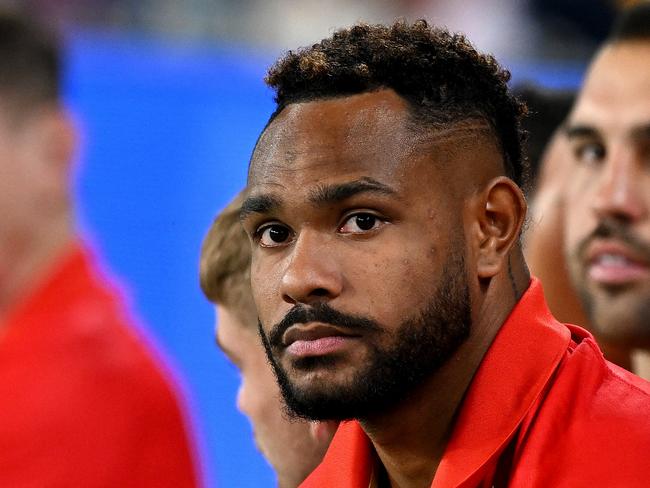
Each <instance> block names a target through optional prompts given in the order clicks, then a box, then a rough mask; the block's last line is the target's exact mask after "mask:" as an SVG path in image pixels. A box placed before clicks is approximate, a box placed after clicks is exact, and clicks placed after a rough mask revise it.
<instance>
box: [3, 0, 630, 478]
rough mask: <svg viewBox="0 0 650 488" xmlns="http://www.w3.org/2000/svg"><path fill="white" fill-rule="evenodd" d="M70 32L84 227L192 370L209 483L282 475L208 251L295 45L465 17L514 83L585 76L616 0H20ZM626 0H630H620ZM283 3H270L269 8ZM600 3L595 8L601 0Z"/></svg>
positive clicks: (167, 349)
mask: <svg viewBox="0 0 650 488" xmlns="http://www.w3.org/2000/svg"><path fill="white" fill-rule="evenodd" d="M3 3H7V4H12V5H13V6H14V7H15V6H16V4H18V3H19V4H20V7H21V8H24V9H26V10H27V12H28V13H29V14H30V15H34V16H38V17H39V18H41V19H45V20H46V21H48V22H50V23H52V24H54V26H55V27H57V28H59V29H61V30H62V31H63V33H64V38H65V41H66V52H67V56H66V59H67V61H66V63H67V68H66V79H65V98H66V100H67V102H68V104H69V106H70V108H71V111H72V112H73V114H74V116H75V119H76V121H77V125H78V127H79V129H80V133H81V147H80V151H79V155H78V172H77V184H76V197H77V201H78V214H79V220H80V222H81V227H82V229H83V233H84V235H85V236H86V237H87V239H89V240H90V242H91V243H92V244H93V245H94V246H95V247H96V248H97V249H98V250H100V251H101V253H102V254H103V257H104V262H105V263H106V265H107V267H108V268H110V269H111V270H112V272H113V274H114V275H115V276H117V277H118V280H119V282H120V283H121V285H122V288H123V289H124V291H125V293H126V294H127V295H128V296H129V299H130V302H131V304H132V308H133V309H134V311H135V312H136V314H137V315H138V316H139V317H140V318H141V319H142V323H143V328H145V329H146V330H148V331H149V332H150V334H151V335H152V336H153V338H154V339H155V340H156V341H157V343H158V344H159V346H160V348H161V349H162V351H163V352H164V353H165V354H166V356H167V357H168V358H169V360H170V362H171V363H172V365H173V366H174V368H175V370H176V372H177V375H178V377H179V380H180V381H181V383H182V384H183V386H184V388H185V390H186V393H187V396H188V403H189V405H190V407H191V413H192V416H193V420H194V424H195V425H194V427H195V430H196V433H197V435H198V437H199V442H200V444H201V451H202V456H203V467H204V476H205V479H206V482H207V486H208V487H213V486H219V487H236V488H248V487H250V488H252V487H255V488H259V487H266V486H274V483H275V481H274V476H273V474H272V471H271V470H270V468H269V467H268V466H267V465H266V463H265V462H264V460H263V459H262V458H261V456H260V455H259V454H258V453H257V451H256V450H255V447H254V444H253V440H252V438H251V432H250V428H249V425H248V422H247V420H246V419H245V418H244V417H243V416H242V415H240V414H239V413H238V412H237V411H236V408H235V395H236V390H237V386H238V375H237V372H236V371H235V369H234V368H233V367H232V366H230V365H229V364H228V363H227V361H226V359H225V358H224V357H223V356H222V355H221V354H220V353H219V352H218V351H217V348H216V346H215V343H214V332H213V330H214V315H213V310H212V307H211V306H210V305H209V304H208V303H207V302H206V301H205V299H204V298H203V296H202V295H201V292H200V289H199V286H198V279H197V267H198V253H199V246H200V243H201V240H202V238H203V235H204V233H205V232H206V230H207V228H208V226H209V225H210V223H211V221H212V219H213V217H214V215H215V214H216V213H217V212H218V211H219V210H220V209H221V208H223V207H224V206H225V204H226V203H227V202H228V201H229V200H230V199H231V198H232V197H233V196H234V195H235V194H236V193H237V192H238V191H239V190H240V189H241V188H242V187H243V186H244V184H245V175H246V166H247V163H248V158H249V155H250V152H251V149H252V147H253V144H254V142H255V139H256V137H257V135H258V133H259V131H260V130H261V128H262V127H263V126H264V124H265V122H266V119H267V117H268V116H269V114H270V113H271V112H272V109H273V103H272V94H271V92H270V91H269V90H268V89H267V88H266V87H265V86H264V83H263V81H262V78H263V76H264V73H265V70H266V68H267V67H268V65H269V64H270V63H272V62H273V60H274V59H275V58H276V57H277V56H278V55H279V54H280V53H282V52H283V51H285V50H286V49H288V48H295V47H297V46H299V45H304V44H306V43H309V42H312V41H316V40H318V39H320V38H322V37H324V36H327V35H328V34H329V33H330V32H331V30H332V28H333V27H337V26H343V25H347V24H350V23H352V22H354V21H355V20H358V19H365V20H369V21H387V20H391V19H393V18H394V17H396V16H398V15H400V16H406V17H411V18H413V17H421V16H426V17H428V18H430V19H432V20H433V21H435V22H437V23H441V24H446V25H449V26H450V28H451V29H452V30H463V31H467V32H468V34H469V36H470V39H472V40H474V41H475V43H476V44H477V46H478V47H479V48H480V49H482V50H487V51H491V52H494V53H495V54H496V55H497V57H498V58H499V59H500V60H501V61H503V63H504V64H505V65H506V66H508V67H509V68H510V69H511V71H512V72H513V76H514V80H513V84H517V83H520V82H523V81H531V80H532V81H536V82H538V83H539V84H541V85H544V86H549V87H554V88H566V87H575V86H577V85H578V84H579V82H580V79H581V76H582V72H583V68H584V66H585V64H586V62H587V60H588V58H589V56H590V55H591V54H592V52H593V49H594V46H595V45H596V44H597V43H598V42H599V41H600V40H601V39H602V36H603V35H604V33H605V32H606V30H607V27H608V26H609V22H610V21H611V15H612V12H613V10H614V9H615V8H616V7H617V6H618V5H616V4H617V2H606V1H603V2H597V1H594V2H588V3H585V2H581V1H575V2H552V1H546V2H544V1H541V0H539V1H534V0H531V1H516V0H509V1H500V2H496V1H490V0H485V1H482V2H480V1H478V0H468V1H466V2H452V1H424V0H404V1H392V2H388V1H381V0H377V1H375V2H346V1H343V0H335V1H332V2H316V1H305V0H303V1H302V2H293V1H290V0H283V1H279V2H277V3H275V2H263V1H256V0H248V1H242V2H235V1H232V0H228V1H227V0H220V1H207V0H193V1H184V2H181V1H163V0H160V1H157V2H156V1H151V0H148V1H147V0H142V1H139V2H136V1H120V0H103V1H100V0H94V1H84V2H82V1H72V0H68V1H53V0H48V1H45V0H42V1H23V2H0V5H2V4H3ZM618 3H624V2H618ZM271 5H273V7H271ZM599 9H600V10H599Z"/></svg>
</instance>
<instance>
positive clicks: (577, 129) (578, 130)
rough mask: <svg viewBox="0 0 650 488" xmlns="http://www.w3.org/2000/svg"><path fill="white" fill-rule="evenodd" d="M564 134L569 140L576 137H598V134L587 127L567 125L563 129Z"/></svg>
mask: <svg viewBox="0 0 650 488" xmlns="http://www.w3.org/2000/svg"><path fill="white" fill-rule="evenodd" d="M564 134H565V135H566V136H567V137H568V138H569V139H573V138H578V137H600V132H599V131H598V130H597V129H595V128H593V127H590V126H588V125H567V126H566V127H565V128H564Z"/></svg>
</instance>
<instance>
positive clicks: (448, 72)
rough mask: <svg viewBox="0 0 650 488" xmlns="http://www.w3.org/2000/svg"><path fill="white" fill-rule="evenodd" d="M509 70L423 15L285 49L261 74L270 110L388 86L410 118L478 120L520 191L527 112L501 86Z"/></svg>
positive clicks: (435, 122)
mask: <svg viewBox="0 0 650 488" xmlns="http://www.w3.org/2000/svg"><path fill="white" fill-rule="evenodd" d="M509 79H510V73H509V72H508V71H506V70H504V69H502V68H501V66H499V64H498V63H497V61H496V60H495V59H494V57H492V56H489V55H484V54H480V53H478V52H477V51H476V50H475V49H474V47H473V46H472V45H471V44H470V43H469V41H468V40H467V39H466V38H465V36H464V35H462V34H452V33H450V32H449V31H448V30H446V29H443V28H437V27H430V26H429V25H428V23H427V22H426V21H425V20H418V21H416V22H414V23H408V22H406V21H403V20H398V21H396V22H395V23H393V24H392V25H390V26H385V25H369V24H363V23H359V24H356V25H354V26H352V27H350V28H347V29H341V30H338V31H336V32H335V33H334V34H333V35H332V37H330V38H327V39H324V40H322V41H321V42H319V43H317V44H314V45H313V46H311V47H307V48H303V49H299V50H297V51H295V52H294V51H289V52H288V53H287V54H286V55H285V56H284V57H282V58H281V59H279V60H278V61H277V62H276V63H275V65H273V66H272V67H271V68H270V70H269V72H268V75H267V77H266V79H265V81H266V83H267V84H268V85H269V86H270V87H272V88H273V89H274V90H275V93H276V96H275V102H276V103H277V108H276V110H275V112H274V114H273V115H272V116H271V119H270V120H269V123H271V122H272V121H273V119H274V118H275V116H276V115H277V114H279V113H280V112H281V111H282V110H283V109H284V108H285V107H286V106H287V105H290V104H292V103H298V102H306V101H311V100H318V99H326V98H333V97H340V96H346V95H353V94H357V93H363V92H369V91H374V90H377V89H382V88H389V89H392V90H394V91H395V92H396V93H397V94H398V95H400V96H401V97H402V98H404V99H405V100H406V101H407V102H408V104H409V106H410V108H411V109H412V114H413V115H414V116H415V119H416V120H417V121H418V122H420V123H422V124H428V125H434V126H435V125H441V124H442V125H448V124H452V123H456V122H461V121H464V120H468V119H475V118H480V119H484V120H486V121H487V122H488V123H489V125H490V126H491V128H492V130H493V132H494V135H495V136H496V140H497V142H498V144H499V146H500V148H501V151H502V153H503V163H504V169H505V174H506V175H507V176H509V177H510V178H511V179H513V180H514V181H515V182H516V183H517V184H518V185H519V186H521V187H522V188H523V187H525V186H526V183H527V178H528V170H527V164H526V162H525V160H524V158H523V156H522V133H521V130H520V119H521V117H522V116H523V115H524V114H525V113H526V108H525V105H523V104H522V103H520V102H519V101H518V100H517V99H516V98H515V97H514V96H512V95H511V94H510V92H509V90H508V85H507V83H508V81H509Z"/></svg>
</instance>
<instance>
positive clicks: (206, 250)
mask: <svg viewBox="0 0 650 488" xmlns="http://www.w3.org/2000/svg"><path fill="white" fill-rule="evenodd" d="M242 201H243V194H239V195H238V196H237V197H236V198H235V199H234V200H233V201H232V202H231V203H230V204H229V205H228V206H227V207H226V208H225V209H224V210H223V212H221V213H220V214H219V215H218V216H217V218H216V219H215V221H214V223H213V224H212V226H211V227H210V230H209V231H208V234H207V235H206V237H205V239H204V241H203V246H202V248H201V261H200V269H199V275H200V283H201V288H202V290H203V293H205V296H206V297H207V298H208V299H209V300H210V301H211V302H212V303H214V304H215V305H216V314H217V329H216V331H217V333H216V337H217V344H218V345H219V348H220V349H221V350H222V351H223V352H224V354H225V355H226V356H227V357H228V358H229V359H230V361H232V363H233V364H234V365H235V366H236V367H237V369H238V370H239V372H240V375H241V383H240V385H239V391H238V393H237V407H238V408H239V410H240V411H241V412H242V413H243V414H245V415H246V416H247V417H248V418H249V420H250V422H251V425H252V427H253V434H254V437H255V443H256V444H257V447H258V448H259V450H260V452H261V453H262V454H263V455H264V457H265V458H266V459H267V460H268V462H269V463H270V464H271V466H272V467H273V469H274V470H275V473H276V475H277V481H278V487H279V488H295V487H297V486H298V485H299V484H300V483H301V482H302V481H303V480H304V479H305V478H306V477H307V475H308V474H309V473H311V472H312V471H313V469H314V468H315V467H316V466H318V464H319V463H320V462H321V461H322V459H323V455H324V454H325V451H326V450H327V447H328V446H329V443H330V441H331V439H332V436H333V434H334V431H335V430H336V426H337V424H336V423H334V422H307V421H304V420H295V419H291V418H290V417H289V416H288V414H287V413H286V412H285V410H284V408H283V404H282V399H281V395H280V389H279V388H278V384H277V382H276V379H275V376H274V375H273V369H272V368H271V365H270V364H269V363H268V361H267V359H266V354H265V353H264V348H263V347H262V344H261V343H260V339H259V335H258V332H257V312H256V310H255V303H254V302H253V296H252V292H251V285H250V256H251V250H250V244H249V242H248V237H247V236H246V234H245V233H244V230H243V229H242V227H241V224H240V223H239V210H240V206H241V203H242Z"/></svg>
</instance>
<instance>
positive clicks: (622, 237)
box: [576, 219, 650, 262]
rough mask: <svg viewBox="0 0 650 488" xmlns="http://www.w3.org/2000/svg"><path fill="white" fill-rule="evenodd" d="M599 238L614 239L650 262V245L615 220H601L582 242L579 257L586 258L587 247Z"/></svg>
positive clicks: (626, 226) (579, 246) (579, 247)
mask: <svg viewBox="0 0 650 488" xmlns="http://www.w3.org/2000/svg"><path fill="white" fill-rule="evenodd" d="M599 238H601V239H602V238H614V239H616V240H619V241H621V242H623V243H624V244H625V245H626V246H628V247H629V248H630V249H632V251H634V252H635V253H637V254H639V255H640V256H642V257H643V259H644V260H645V261H648V262H650V244H648V243H647V242H646V241H644V240H643V239H641V238H640V237H638V236H636V234H634V232H632V231H631V230H630V227H629V225H627V224H625V223H623V222H620V221H617V220H614V219H604V220H601V221H600V222H599V223H598V226H597V227H596V228H595V229H594V231H593V232H592V233H591V234H589V235H588V236H587V237H585V238H584V239H583V240H582V241H580V243H579V244H578V248H577V251H576V253H577V255H578V256H584V254H585V252H586V251H587V247H589V245H590V244H591V243H592V242H593V241H594V240H596V239H599Z"/></svg>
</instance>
